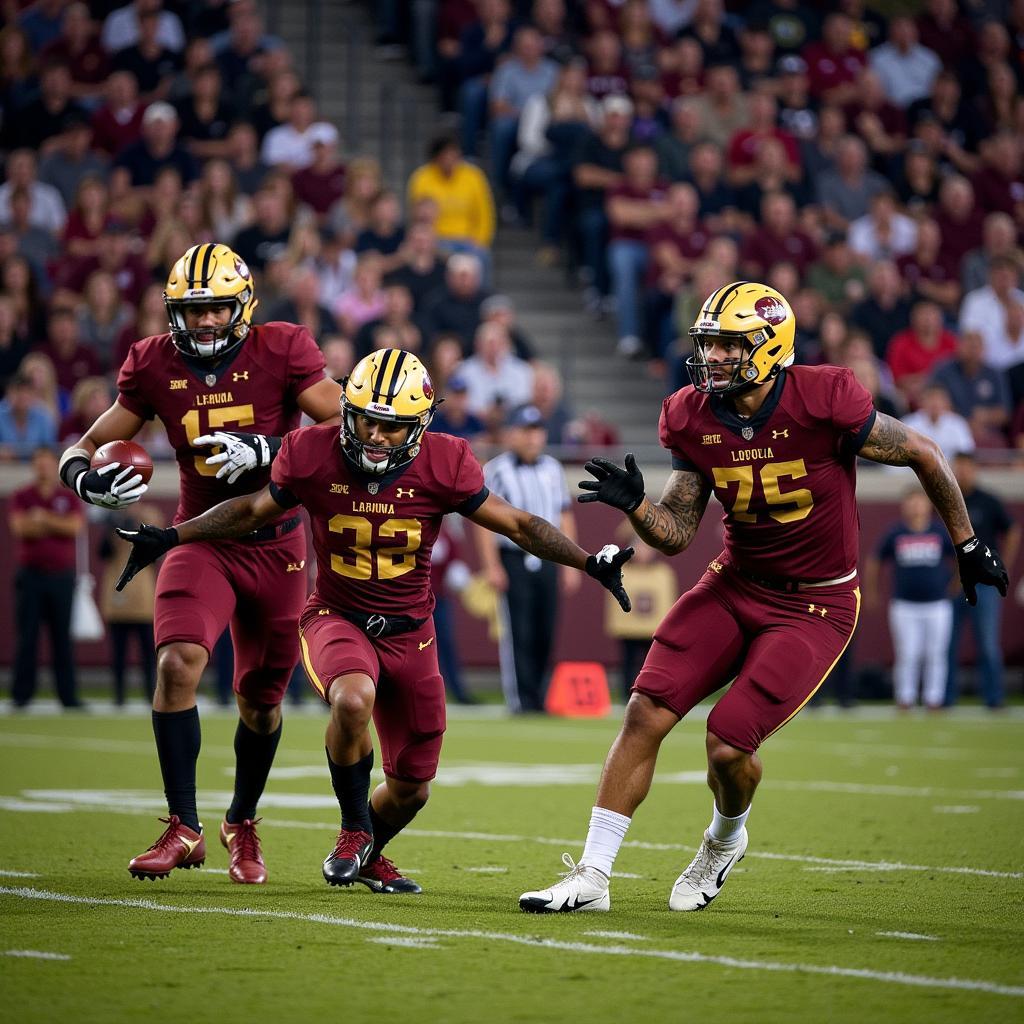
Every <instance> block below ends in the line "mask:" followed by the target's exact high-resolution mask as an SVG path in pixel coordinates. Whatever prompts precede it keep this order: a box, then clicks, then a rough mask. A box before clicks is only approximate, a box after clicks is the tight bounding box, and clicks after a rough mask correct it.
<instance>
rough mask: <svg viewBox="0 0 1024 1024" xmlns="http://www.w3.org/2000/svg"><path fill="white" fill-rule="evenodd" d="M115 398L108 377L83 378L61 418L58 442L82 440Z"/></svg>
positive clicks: (76, 386) (72, 393)
mask: <svg viewBox="0 0 1024 1024" xmlns="http://www.w3.org/2000/svg"><path fill="white" fill-rule="evenodd" d="M141 337H145V335H141ZM113 397H114V396H113V395H112V394H111V387H110V383H109V381H108V379H107V378H106V377H83V378H82V379H81V380H80V381H79V382H78V383H77V384H76V385H75V388H74V390H73V391H72V392H71V407H70V408H69V409H68V411H67V413H66V414H65V415H64V416H63V417H62V418H61V421H60V426H59V427H58V429H57V440H58V441H59V442H60V443H61V444H63V443H64V442H65V441H75V440H77V439H78V438H80V437H81V436H82V434H83V433H85V431H87V430H88V429H89V427H91V426H92V425H93V423H95V422H96V419H97V417H99V416H102V415H103V413H105V412H106V411H107V409H109V408H110V403H111V401H113Z"/></svg>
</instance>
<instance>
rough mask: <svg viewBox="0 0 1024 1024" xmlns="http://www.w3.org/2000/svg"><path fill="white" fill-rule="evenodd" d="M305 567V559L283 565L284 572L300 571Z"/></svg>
mask: <svg viewBox="0 0 1024 1024" xmlns="http://www.w3.org/2000/svg"><path fill="white" fill-rule="evenodd" d="M305 568H306V560H305V559H303V560H302V561H301V562H289V563H288V564H287V565H286V566H285V570H284V571H285V572H302V570H303V569H305Z"/></svg>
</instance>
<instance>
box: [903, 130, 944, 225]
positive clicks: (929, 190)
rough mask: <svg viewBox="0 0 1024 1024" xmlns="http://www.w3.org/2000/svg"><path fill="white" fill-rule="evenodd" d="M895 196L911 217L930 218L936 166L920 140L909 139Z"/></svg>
mask: <svg viewBox="0 0 1024 1024" xmlns="http://www.w3.org/2000/svg"><path fill="white" fill-rule="evenodd" d="M896 193H897V195H898V196H899V198H900V202H901V203H902V204H903V207H904V209H905V210H906V211H907V213H909V214H911V215H912V216H930V215H931V213H932V211H933V210H934V208H935V204H936V203H937V202H938V198H939V168H938V164H937V162H936V160H935V157H934V156H933V155H932V154H931V153H930V152H929V150H928V147H927V146H926V145H925V144H924V143H923V142H922V141H921V140H920V139H912V140H911V141H910V143H909V144H908V145H907V148H906V150H905V151H904V153H903V163H902V167H901V169H900V172H899V174H898V176H897V178H896Z"/></svg>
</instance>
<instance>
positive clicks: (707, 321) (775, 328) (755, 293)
mask: <svg viewBox="0 0 1024 1024" xmlns="http://www.w3.org/2000/svg"><path fill="white" fill-rule="evenodd" d="M723 335H724V336H726V337H730V338H738V339H739V340H740V342H741V344H742V346H743V354H742V356H741V357H740V358H738V359H732V360H726V361H724V362H719V363H716V364H714V365H712V364H709V363H708V361H707V357H706V353H705V345H706V344H707V343H708V342H709V341H710V340H711V339H713V338H721V337H722V336H723ZM795 337H796V317H795V316H794V315H793V310H792V309H791V308H790V305H789V303H788V302H787V301H786V300H785V298H783V296H782V295H781V293H779V292H777V291H776V290H775V289H774V288H769V287H768V285H766V284H757V283H755V282H753V281H735V282H733V283H732V284H727V285H726V286H725V287H724V288H719V289H718V290H717V291H714V292H712V293H711V294H710V295H709V296H708V297H707V299H706V300H705V302H704V305H703V306H702V307H701V311H700V313H698V314H697V321H696V323H695V324H694V325H693V326H692V327H691V328H690V338H691V340H692V341H693V355H692V356H690V358H689V359H687V360H686V368H687V369H688V370H689V371H690V379H691V380H692V381H693V386H694V387H695V388H696V389H697V390H698V391H703V392H705V393H706V394H715V395H722V394H726V393H728V392H730V391H737V390H739V389H740V388H749V387H754V386H755V385H757V384H766V383H767V382H768V381H770V380H774V379H775V377H777V376H778V374H779V372H780V371H781V370H782V368H783V367H785V366H789V365H790V364H791V363H792V362H793V358H794V356H795V355H796V348H795V345H794V341H795ZM730 369H731V376H730V377H729V379H728V380H716V379H715V374H717V373H720V372H721V371H722V370H730Z"/></svg>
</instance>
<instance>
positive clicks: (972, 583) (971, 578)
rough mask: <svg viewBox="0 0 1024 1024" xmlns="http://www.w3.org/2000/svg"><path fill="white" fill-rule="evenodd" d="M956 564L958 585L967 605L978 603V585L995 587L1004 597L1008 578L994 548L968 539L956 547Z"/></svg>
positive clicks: (973, 539) (975, 538)
mask: <svg viewBox="0 0 1024 1024" xmlns="http://www.w3.org/2000/svg"><path fill="white" fill-rule="evenodd" d="M956 564H957V568H958V569H959V570H960V583H961V585H962V586H963V588H964V596H965V597H966V598H967V601H968V603H969V604H977V603H978V593H977V590H976V587H977V586H978V584H979V583H982V584H984V585H985V586H989V587H995V588H996V590H998V591H999V593H1000V594H1002V596H1003V597H1006V588H1007V587H1008V586H1009V585H1010V577H1009V574H1008V573H1007V572H1006V566H1005V565H1003V560H1002V559H1001V558H1000V557H999V552H998V551H996V549H995V548H990V547H989V546H988V545H987V544H983V543H982V542H981V541H980V540H978V538H977V537H970V538H968V539H967V540H965V541H964V542H963V543H962V544H957V546H956Z"/></svg>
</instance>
